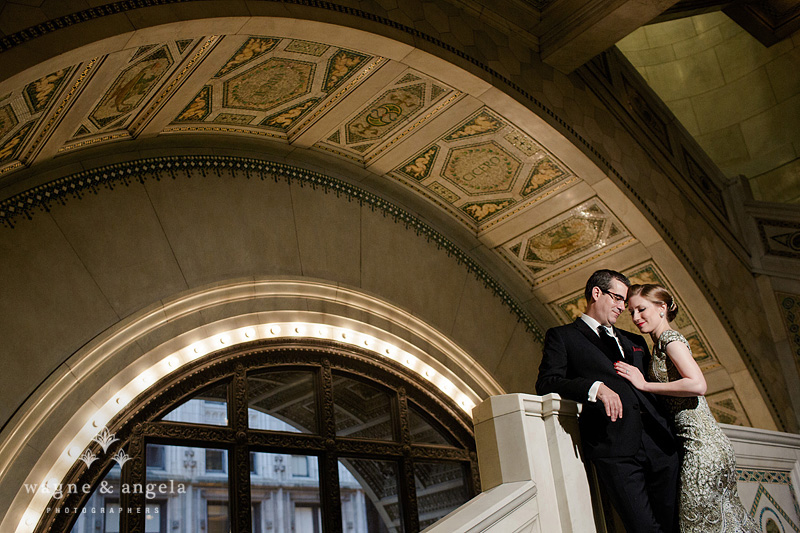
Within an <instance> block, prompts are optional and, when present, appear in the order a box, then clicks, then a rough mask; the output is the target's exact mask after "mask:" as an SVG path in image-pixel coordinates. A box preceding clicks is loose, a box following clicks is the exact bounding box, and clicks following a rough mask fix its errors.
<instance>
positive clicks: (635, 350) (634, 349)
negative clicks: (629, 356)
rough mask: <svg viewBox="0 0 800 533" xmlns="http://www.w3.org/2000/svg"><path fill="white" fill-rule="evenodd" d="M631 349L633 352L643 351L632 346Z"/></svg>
mask: <svg viewBox="0 0 800 533" xmlns="http://www.w3.org/2000/svg"><path fill="white" fill-rule="evenodd" d="M631 349H632V350H633V351H634V352H643V351H644V350H642V349H641V348H639V347H638V346H634V347H633V348H631Z"/></svg>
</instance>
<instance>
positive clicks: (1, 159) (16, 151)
mask: <svg viewBox="0 0 800 533" xmlns="http://www.w3.org/2000/svg"><path fill="white" fill-rule="evenodd" d="M94 63H95V61H90V62H89V66H87V67H86V68H87V70H88V69H89V68H90V67H91V66H93V65H94ZM78 67H79V65H74V66H69V67H64V68H62V69H59V70H56V71H54V72H51V73H50V74H47V75H45V76H42V77H41V78H39V79H37V80H34V81H33V82H31V83H28V84H26V85H25V86H23V87H21V88H20V89H19V90H16V91H12V92H10V93H8V94H6V95H3V96H2V97H0V174H3V173H5V172H8V171H11V170H14V169H17V168H20V167H21V166H22V165H23V164H25V163H27V162H28V161H29V159H30V156H31V153H32V152H33V151H34V150H35V148H36V147H37V145H38V144H40V143H41V140H42V138H43V135H44V134H45V133H46V131H47V130H49V129H50V128H51V127H52V123H53V120H50V121H47V120H45V118H46V117H47V116H48V115H53V117H54V118H55V117H56V116H58V115H60V114H61V113H62V112H63V110H64V109H65V108H66V106H67V105H68V104H69V103H70V100H71V98H72V96H73V95H74V93H75V89H76V88H77V83H79V82H80V81H82V78H83V76H80V77H79V78H78V81H77V82H75V84H74V85H73V86H72V87H71V88H70V83H69V82H70V79H71V78H72V77H73V75H74V74H75V72H76V71H77V70H78ZM84 76H85V72H84ZM59 99H60V100H59ZM43 130H44V131H43Z"/></svg>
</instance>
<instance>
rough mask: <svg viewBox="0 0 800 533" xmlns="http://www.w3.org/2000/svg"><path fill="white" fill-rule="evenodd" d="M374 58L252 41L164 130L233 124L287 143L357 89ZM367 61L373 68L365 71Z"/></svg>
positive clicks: (316, 45)
mask: <svg viewBox="0 0 800 533" xmlns="http://www.w3.org/2000/svg"><path fill="white" fill-rule="evenodd" d="M375 60H376V58H375V57H373V56H368V55H366V54H361V53H358V52H354V51H352V50H345V49H341V48H336V47H333V46H329V45H326V44H322V43H314V42H309V41H299V40H292V39H281V38H278V37H263V36H251V37H248V38H247V39H246V40H245V41H244V43H243V44H242V45H241V46H240V47H239V49H238V50H237V51H236V52H234V53H233V55H232V56H231V57H230V58H228V59H227V60H226V62H225V63H224V64H223V65H222V67H220V69H219V70H218V71H217V73H216V74H215V75H214V76H213V77H211V78H209V79H208V80H207V81H205V83H204V85H203V87H202V88H201V89H200V91H199V92H198V93H197V94H196V95H195V96H194V97H192V99H191V100H190V101H189V102H188V103H187V105H186V106H185V107H184V108H183V110H182V111H181V112H180V113H179V114H178V115H177V116H176V117H175V119H173V122H172V126H170V127H169V128H167V129H165V131H189V129H187V128H186V127H185V126H184V124H187V123H190V124H194V125H197V124H198V123H206V124H208V123H213V124H229V125H234V126H246V127H247V128H251V129H250V130H249V131H251V133H254V134H256V135H263V134H264V133H265V132H266V131H271V132H276V133H277V134H275V133H271V134H270V135H269V136H270V137H281V138H285V139H287V140H288V139H289V137H290V135H291V134H294V133H296V132H298V131H300V130H301V129H302V127H303V126H305V125H307V122H303V123H301V119H304V117H306V116H310V115H312V114H313V113H314V112H315V111H319V110H320V109H322V108H324V107H325V106H326V103H328V102H332V101H333V100H335V99H337V98H339V97H341V96H342V94H338V93H337V94H334V93H335V92H336V91H337V90H338V89H339V88H340V87H343V86H344V84H345V83H346V82H347V81H350V82H351V83H350V84H349V85H347V86H346V87H345V89H343V90H344V91H345V92H346V91H349V90H350V89H352V88H353V87H354V86H355V83H353V82H355V81H357V82H360V81H362V80H363V79H364V78H365V76H364V74H365V70H366V71H371V70H372V67H374V66H375V65H374V63H375ZM368 63H371V64H372V66H371V67H369V68H367V69H365V67H366V66H367V65H368ZM359 73H360V74H359ZM191 130H192V131H198V130H197V128H196V127H195V128H191ZM212 131H221V130H219V129H216V128H213V127H212ZM241 131H242V132H244V133H246V132H247V131H248V130H247V129H242V130H241Z"/></svg>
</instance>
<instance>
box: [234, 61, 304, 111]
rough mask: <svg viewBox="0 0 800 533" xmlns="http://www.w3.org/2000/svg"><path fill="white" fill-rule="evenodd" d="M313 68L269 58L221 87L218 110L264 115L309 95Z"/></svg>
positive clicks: (295, 62) (300, 63) (294, 62)
mask: <svg viewBox="0 0 800 533" xmlns="http://www.w3.org/2000/svg"><path fill="white" fill-rule="evenodd" d="M315 69H316V65H314V63H309V62H306V61H296V60H290V59H285V58H279V57H272V58H269V59H267V60H266V61H264V62H263V63H261V64H260V65H259V66H258V67H257V68H252V69H250V70H248V71H246V72H244V73H242V74H239V75H238V76H234V77H232V78H230V79H228V80H227V81H225V83H224V84H223V86H222V107H224V108H227V109H247V110H254V111H268V110H271V109H274V108H276V107H278V106H279V105H281V104H285V103H286V102H290V101H292V100H295V99H297V98H298V97H300V96H303V95H306V94H308V93H309V92H310V91H311V84H312V82H313V81H314V71H315Z"/></svg>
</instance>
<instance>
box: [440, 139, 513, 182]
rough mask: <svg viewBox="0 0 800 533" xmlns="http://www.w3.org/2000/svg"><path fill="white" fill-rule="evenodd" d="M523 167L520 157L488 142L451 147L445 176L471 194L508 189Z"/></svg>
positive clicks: (443, 173) (443, 174) (444, 172)
mask: <svg viewBox="0 0 800 533" xmlns="http://www.w3.org/2000/svg"><path fill="white" fill-rule="evenodd" d="M520 166H521V163H520V162H519V160H518V159H516V158H515V157H514V156H513V155H511V154H510V153H508V152H507V151H505V150H504V149H503V148H502V147H500V146H498V145H497V144H496V143H494V142H491V141H489V142H485V143H480V144H473V145H471V146H465V147H463V148H455V149H454V150H451V151H450V153H449V154H447V160H446V161H445V163H444V169H443V171H442V177H444V178H447V179H449V180H450V181H451V182H452V183H453V184H455V185H456V186H457V187H458V188H460V189H461V190H463V191H464V192H465V193H467V194H470V195H476V194H491V193H494V192H507V191H508V190H509V189H510V188H511V184H512V183H513V182H514V179H515V178H516V177H517V173H518V171H519V168H520Z"/></svg>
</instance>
